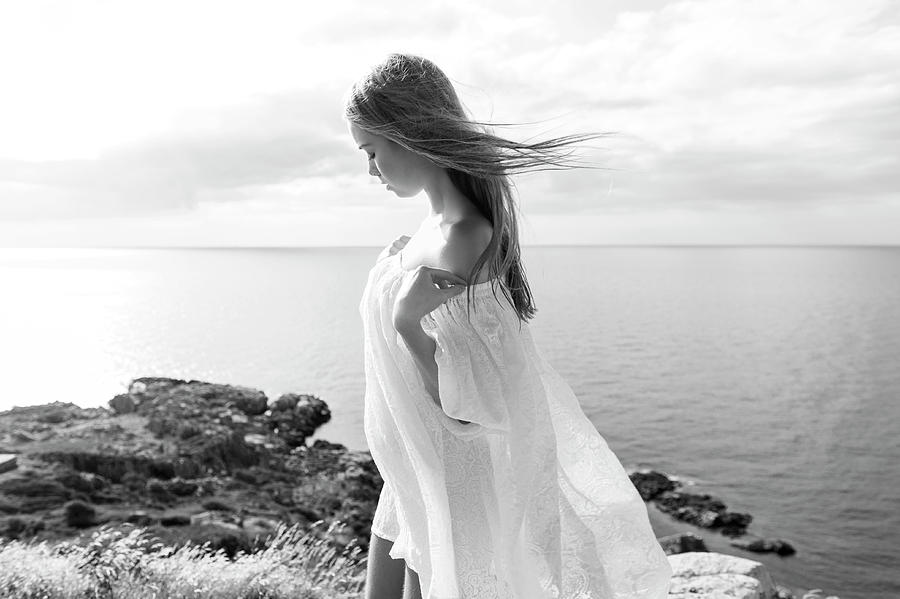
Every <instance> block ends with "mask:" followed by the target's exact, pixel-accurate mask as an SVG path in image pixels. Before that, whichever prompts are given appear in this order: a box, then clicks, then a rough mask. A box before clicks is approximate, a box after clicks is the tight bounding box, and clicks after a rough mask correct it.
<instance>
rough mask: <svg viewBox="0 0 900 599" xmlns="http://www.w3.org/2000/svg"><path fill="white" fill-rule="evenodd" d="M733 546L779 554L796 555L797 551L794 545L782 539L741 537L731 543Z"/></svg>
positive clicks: (756, 551)
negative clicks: (747, 538)
mask: <svg viewBox="0 0 900 599" xmlns="http://www.w3.org/2000/svg"><path fill="white" fill-rule="evenodd" d="M729 544H730V545H732V546H733V547H739V548H741V549H744V550H746V551H753V552H755V553H777V554H778V555H794V554H795V553H796V552H797V551H796V550H795V549H794V547H793V545H791V544H790V543H788V542H787V541H784V540H782V539H761V538H756V539H749V540H745V539H741V540H737V541H731V542H730V543H729Z"/></svg>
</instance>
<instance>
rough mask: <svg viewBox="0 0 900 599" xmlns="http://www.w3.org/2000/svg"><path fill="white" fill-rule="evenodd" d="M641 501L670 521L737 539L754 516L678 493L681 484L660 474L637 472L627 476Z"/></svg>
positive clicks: (709, 498) (707, 497) (713, 500)
mask: <svg viewBox="0 0 900 599" xmlns="http://www.w3.org/2000/svg"><path fill="white" fill-rule="evenodd" d="M629 476H630V477H631V482H632V483H634V486H635V488H637V490H638V493H640V494H641V497H642V498H643V499H644V501H652V502H653V503H654V504H656V506H657V507H659V509H660V510H662V511H664V512H666V513H667V514H669V515H670V516H672V517H673V518H676V519H678V520H683V521H685V522H689V523H691V524H693V525H695V526H700V527H703V528H715V529H718V530H719V531H720V532H721V533H722V534H724V535H727V536H730V537H736V536H740V535H742V534H744V533H745V532H746V531H747V525H749V524H750V522H752V521H753V516H751V515H750V514H744V513H739V512H729V511H728V509H727V507H726V506H725V503H723V502H722V501H721V500H720V499H718V498H716V497H713V496H711V495H709V494H706V493H704V494H699V493H687V492H684V491H680V490H679V489H680V488H681V483H680V482H679V481H677V480H673V479H670V478H669V477H668V476H666V475H665V474H663V473H662V472H657V471H655V470H640V471H637V472H632V473H630V474H629Z"/></svg>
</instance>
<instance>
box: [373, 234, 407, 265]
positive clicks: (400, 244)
mask: <svg viewBox="0 0 900 599" xmlns="http://www.w3.org/2000/svg"><path fill="white" fill-rule="evenodd" d="M409 240H410V236H409V235H401V236H400V237H398V238H397V239H395V240H394V242H393V243H392V244H391V245H389V246H387V247H386V248H384V249H383V250H381V253H380V254H378V258H376V259H375V262H378V261H379V260H381V259H382V258H387V257H388V256H393V255H394V254H396V253H397V252H399V251H400V250H402V249H403V248H405V247H406V244H407V243H408V242H409Z"/></svg>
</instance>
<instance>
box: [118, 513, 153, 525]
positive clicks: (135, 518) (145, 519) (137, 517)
mask: <svg viewBox="0 0 900 599" xmlns="http://www.w3.org/2000/svg"><path fill="white" fill-rule="evenodd" d="M125 521H126V522H131V523H132V524H134V525H136V526H150V525H152V524H154V523H155V522H156V519H155V518H153V517H152V516H150V514H148V513H147V512H146V511H144V510H135V511H133V512H132V513H131V514H129V515H128V517H127V518H125Z"/></svg>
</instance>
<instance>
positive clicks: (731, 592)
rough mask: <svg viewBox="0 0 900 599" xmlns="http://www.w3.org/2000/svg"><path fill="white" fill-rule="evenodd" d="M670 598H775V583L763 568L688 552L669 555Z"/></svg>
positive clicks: (735, 559)
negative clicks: (670, 571) (670, 575)
mask: <svg viewBox="0 0 900 599" xmlns="http://www.w3.org/2000/svg"><path fill="white" fill-rule="evenodd" d="M669 564H670V565H671V566H672V571H673V572H672V580H671V582H670V584H669V599H719V598H722V597H728V598H735V599H774V598H775V593H776V589H775V584H774V582H773V581H772V577H771V576H770V575H769V571H768V570H767V569H766V567H765V566H764V565H763V564H761V563H759V562H757V561H753V560H749V559H745V558H742V557H735V556H732V555H724V554H722V553H710V552H689V553H678V554H675V555H670V556H669Z"/></svg>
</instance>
